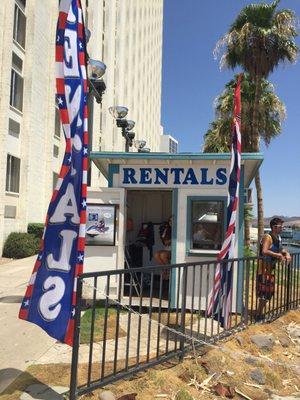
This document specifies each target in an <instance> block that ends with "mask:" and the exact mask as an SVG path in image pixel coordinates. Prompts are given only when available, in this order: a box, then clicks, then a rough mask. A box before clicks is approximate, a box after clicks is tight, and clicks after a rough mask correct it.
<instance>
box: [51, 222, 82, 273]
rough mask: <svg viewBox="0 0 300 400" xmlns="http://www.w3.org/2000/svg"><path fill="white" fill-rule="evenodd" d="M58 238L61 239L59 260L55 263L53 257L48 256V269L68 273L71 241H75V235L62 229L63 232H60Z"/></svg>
mask: <svg viewBox="0 0 300 400" xmlns="http://www.w3.org/2000/svg"><path fill="white" fill-rule="evenodd" d="M60 236H61V238H62V244H61V247H60V257H59V260H57V261H56V260H54V257H53V255H52V254H49V255H48V257H47V263H48V268H49V269H58V270H60V271H65V272H68V271H70V269H71V266H70V264H69V261H70V256H71V251H72V245H73V241H74V240H75V239H76V237H77V233H76V232H74V231H70V230H67V229H64V230H63V231H61V232H60Z"/></svg>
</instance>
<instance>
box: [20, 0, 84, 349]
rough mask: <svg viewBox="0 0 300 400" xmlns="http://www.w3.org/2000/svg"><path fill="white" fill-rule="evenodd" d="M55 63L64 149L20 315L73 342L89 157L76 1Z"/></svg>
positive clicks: (61, 26) (64, 16)
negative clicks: (64, 141) (64, 142)
mask: <svg viewBox="0 0 300 400" xmlns="http://www.w3.org/2000/svg"><path fill="white" fill-rule="evenodd" d="M55 61H56V90H57V94H56V102H57V105H58V107H59V112H60V118H61V123H62V127H63V131H64V136H65V140H66V148H65V154H64V158H63V163H62V166H61V170H60V173H59V178H58V181H57V184H56V188H55V190H54V192H53V195H52V198H51V201H50V205H49V208H48V212H47V217H46V222H45V228H44V233H43V238H42V243H41V246H40V251H39V254H38V257H37V260H36V262H35V265H34V269H33V272H32V275H31V277H30V281H29V284H28V286H27V290H26V293H25V296H24V299H23V302H22V305H21V309H20V312H19V318H21V319H24V320H27V321H29V322H32V323H34V324H36V325H39V326H40V327H41V328H42V329H44V330H45V331H46V332H47V333H48V334H49V335H50V336H52V337H54V338H56V339H57V340H59V341H61V342H65V343H67V344H69V345H72V343H73V331H74V316H75V306H76V277H77V276H78V275H80V274H81V273H82V269H83V260H84V246H85V225H86V192H87V157H88V122H87V121H88V109H87V91H88V88H87V70H86V42H85V30H84V23H83V15H82V8H81V3H80V0H61V1H60V7H59V17H58V23H57V32H56V58H55Z"/></svg>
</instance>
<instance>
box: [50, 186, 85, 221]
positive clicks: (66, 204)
mask: <svg viewBox="0 0 300 400" xmlns="http://www.w3.org/2000/svg"><path fill="white" fill-rule="evenodd" d="M67 215H68V216H72V217H71V221H72V222H73V224H79V214H78V210H77V204H76V199H75V193H74V186H73V185H72V183H69V184H68V186H67V190H66V193H65V194H64V195H63V196H62V197H61V199H60V200H59V202H58V204H57V206H56V209H55V211H54V213H53V215H52V217H51V218H50V220H49V221H50V222H51V223H54V224H57V223H60V224H61V223H63V222H65V221H66V216H67Z"/></svg>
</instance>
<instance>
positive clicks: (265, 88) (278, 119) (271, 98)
mask: <svg viewBox="0 0 300 400" xmlns="http://www.w3.org/2000/svg"><path fill="white" fill-rule="evenodd" d="M236 78H237V76H236V77H235V79H233V80H231V81H230V82H228V83H227V84H226V86H225V90H224V91H223V93H221V94H220V96H218V97H217V98H216V100H215V113H216V120H215V121H213V122H212V123H211V124H210V128H209V129H208V131H207V132H206V134H205V135H204V147H203V151H204V152H207V153H220V152H228V151H230V146H231V124H232V112H233V105H234V89H235V85H236ZM255 90H256V86H255V84H254V83H253V81H252V80H251V79H250V76H249V74H247V73H245V74H244V77H243V80H242V82H241V97H242V115H241V122H242V126H241V132H242V149H243V151H244V152H251V151H253V150H252V149H253V143H252V135H251V123H252V115H253V109H254V98H255ZM259 90H260V93H261V95H260V99H259V104H258V135H259V137H260V138H261V140H263V141H264V143H265V145H266V146H268V145H269V144H270V142H271V140H272V139H273V138H274V137H276V136H278V135H279V134H280V133H281V125H282V122H283V120H284V119H285V116H286V110H285V106H284V104H283V103H282V101H281V100H280V99H279V97H278V96H277V95H276V94H275V91H274V86H273V85H272V84H271V83H270V82H268V81H267V80H266V79H264V78H263V79H262V80H261V82H260V88H259Z"/></svg>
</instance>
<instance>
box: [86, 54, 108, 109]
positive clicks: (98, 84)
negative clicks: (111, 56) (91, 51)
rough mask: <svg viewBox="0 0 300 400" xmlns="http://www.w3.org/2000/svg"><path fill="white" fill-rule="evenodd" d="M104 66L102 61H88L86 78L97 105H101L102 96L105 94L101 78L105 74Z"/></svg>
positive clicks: (104, 86)
mask: <svg viewBox="0 0 300 400" xmlns="http://www.w3.org/2000/svg"><path fill="white" fill-rule="evenodd" d="M105 70H106V65H105V64H104V63H103V62H102V61H98V60H93V59H92V58H90V59H89V61H88V78H89V83H90V91H91V93H92V94H93V95H94V97H95V99H96V101H97V103H99V104H101V102H102V95H103V93H104V92H105V89H106V85H105V82H104V81H103V79H102V77H103V75H104V74H105Z"/></svg>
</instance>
